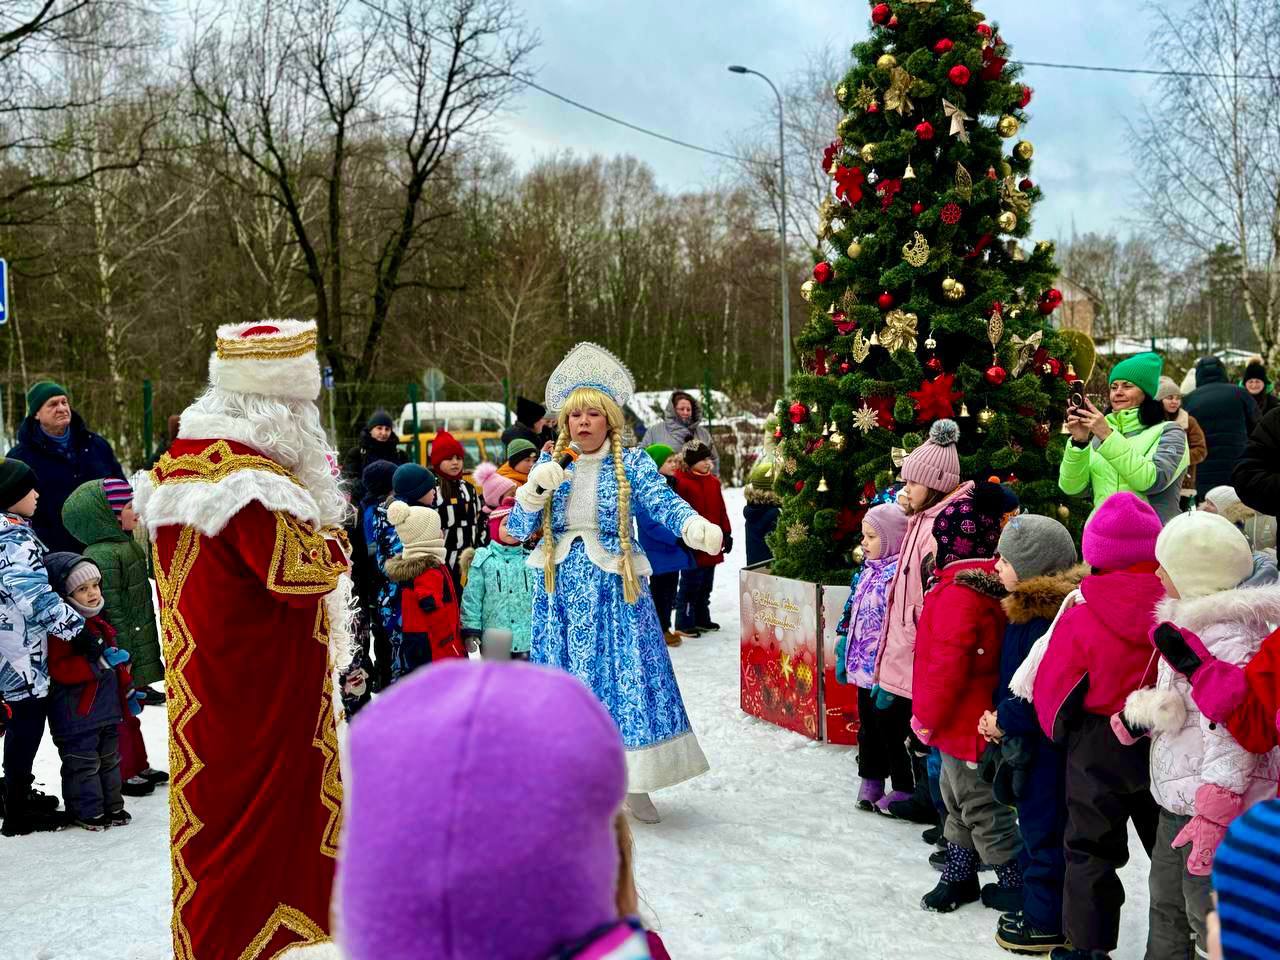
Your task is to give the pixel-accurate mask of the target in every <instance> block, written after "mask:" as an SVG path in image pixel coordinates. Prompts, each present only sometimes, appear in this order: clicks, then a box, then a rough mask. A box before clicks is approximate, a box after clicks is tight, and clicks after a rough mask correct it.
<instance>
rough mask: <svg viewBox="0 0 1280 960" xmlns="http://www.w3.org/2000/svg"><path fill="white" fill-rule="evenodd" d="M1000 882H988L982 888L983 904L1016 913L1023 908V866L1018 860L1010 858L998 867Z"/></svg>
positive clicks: (997, 873) (1005, 911) (1003, 911)
mask: <svg viewBox="0 0 1280 960" xmlns="http://www.w3.org/2000/svg"><path fill="white" fill-rule="evenodd" d="M996 876H997V877H999V878H1000V882H999V883H988V884H987V885H986V886H985V887H983V888H982V905H983V906H984V907H987V908H989V909H991V910H999V911H1000V912H1001V913H1014V912H1017V911H1020V910H1021V909H1022V867H1020V866H1018V861H1017V860H1010V861H1009V862H1008V863H1002V864H1001V865H1000V866H998V867H996Z"/></svg>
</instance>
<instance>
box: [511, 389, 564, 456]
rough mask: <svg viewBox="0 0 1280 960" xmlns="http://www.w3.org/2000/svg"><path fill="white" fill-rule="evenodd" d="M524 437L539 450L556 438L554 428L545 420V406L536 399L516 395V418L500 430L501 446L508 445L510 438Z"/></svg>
mask: <svg viewBox="0 0 1280 960" xmlns="http://www.w3.org/2000/svg"><path fill="white" fill-rule="evenodd" d="M521 438H523V439H525V440H528V441H529V442H530V443H532V444H533V445H534V446H535V447H537V448H538V450H539V451H541V450H542V448H543V447H544V446H546V444H547V443H548V442H551V443H554V442H555V439H556V431H555V428H554V427H553V426H552V425H551V424H550V423H549V422H548V421H547V408H546V407H544V406H543V405H542V404H540V403H538V402H537V401H536V400H529V399H527V398H525V397H516V420H515V423H513V424H511V426H509V427H507V429H506V430H504V431H503V432H502V446H503V447H506V446H508V445H509V444H510V443H511V441H512V440H518V439H521Z"/></svg>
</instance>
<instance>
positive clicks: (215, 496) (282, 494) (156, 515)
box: [134, 469, 321, 538]
mask: <svg viewBox="0 0 1280 960" xmlns="http://www.w3.org/2000/svg"><path fill="white" fill-rule="evenodd" d="M143 490H145V494H144V493H143ZM143 490H138V491H135V492H134V501H135V506H137V508H138V512H139V514H140V515H141V517H142V522H143V523H145V524H146V526H147V530H148V531H149V532H150V534H151V536H152V538H154V537H155V534H156V531H157V530H159V529H160V528H161V527H173V526H176V527H195V528H196V529H197V530H199V531H200V532H201V533H202V534H204V535H205V536H206V537H216V536H217V535H218V534H220V533H221V532H222V531H223V529H224V528H225V527H226V525H227V524H228V523H230V522H231V518H232V517H234V516H235V515H236V514H237V513H239V512H240V511H241V510H243V509H244V508H245V507H247V506H248V505H249V504H250V503H252V502H254V501H255V500H256V501H257V502H258V503H260V504H262V505H263V506H264V507H266V508H267V509H268V510H272V511H274V510H282V511H284V512H285V513H288V514H290V515H291V516H293V517H295V518H297V519H298V520H301V521H303V522H304V523H309V524H312V525H313V526H320V525H321V523H320V508H319V507H318V506H317V505H316V502H315V500H314V499H313V498H312V496H311V494H309V493H308V492H307V491H306V490H304V489H303V488H302V487H300V486H298V484H296V483H294V482H293V481H291V480H288V479H286V478H285V477H281V476H277V475H276V474H274V473H267V472H266V471H263V470H251V469H245V470H239V471H237V472H235V473H232V474H229V475H228V476H226V477H224V478H223V479H222V480H220V481H219V482H218V483H166V484H163V485H162V486H159V487H157V486H155V485H154V484H152V483H149V484H147V485H146V487H145V488H143Z"/></svg>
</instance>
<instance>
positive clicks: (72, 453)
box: [9, 380, 125, 553]
mask: <svg viewBox="0 0 1280 960" xmlns="http://www.w3.org/2000/svg"><path fill="white" fill-rule="evenodd" d="M9 456H10V457H12V458H13V459H14V460H21V461H22V462H23V463H25V464H26V465H27V466H29V467H30V468H31V469H32V470H34V471H35V474H36V479H37V480H38V481H39V483H40V505H39V506H38V507H37V508H36V515H35V517H34V518H33V519H32V521H31V525H32V527H34V528H35V531H36V536H38V537H39V538H40V539H41V541H42V542H43V543H44V545H45V546H46V547H48V548H49V550H50V552H57V551H60V550H69V551H71V552H73V553H80V552H81V551H82V550H83V549H84V545H83V544H82V543H80V542H79V541H78V540H76V538H75V537H73V536H71V534H69V533H67V530H66V528H65V527H64V526H63V525H62V505H63V504H64V503H66V502H67V497H69V496H71V493H72V491H73V490H75V489H76V487H78V486H80V485H81V484H82V483H87V482H89V481H90V480H105V479H106V478H107V477H114V478H116V479H117V480H123V479H125V475H124V470H122V469H121V468H120V463H119V461H117V460H116V455H115V452H114V451H113V450H112V449H111V444H109V443H107V441H106V440H104V439H103V438H102V437H100V436H98V435H97V434H96V433H94V432H92V431H91V430H90V429H89V428H88V427H86V426H85V424H84V420H82V419H81V418H80V414H78V413H76V412H75V411H74V410H72V409H71V400H70V399H69V398H68V396H67V391H66V388H64V387H61V386H59V385H58V384H56V383H53V382H51V381H48V380H42V381H41V382H40V383H37V384H36V385H35V386H33V387H32V388H31V389H30V390H29V391H27V419H25V420H24V421H22V426H20V427H19V428H18V443H17V446H15V447H14V448H13V449H12V450H10V451H9Z"/></svg>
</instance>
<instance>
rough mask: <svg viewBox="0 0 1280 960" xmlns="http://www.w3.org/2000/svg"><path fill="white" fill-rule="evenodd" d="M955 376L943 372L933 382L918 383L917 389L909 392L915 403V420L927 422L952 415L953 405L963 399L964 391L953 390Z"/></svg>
mask: <svg viewBox="0 0 1280 960" xmlns="http://www.w3.org/2000/svg"><path fill="white" fill-rule="evenodd" d="M955 382H956V378H955V375H954V374H951V373H943V374H940V375H939V376H938V378H937V379H936V380H934V381H933V382H931V383H930V382H925V383H921V384H920V389H919V390H912V391H911V392H910V394H909V396H910V397H911V399H912V400H914V401H915V403H916V422H918V423H928V422H929V421H930V420H937V419H939V418H941V417H954V416H955V405H956V404H957V403H958V402H959V401H961V400H963V399H964V393H963V392H962V391H959V390H953V389H952V387H954V386H955Z"/></svg>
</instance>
